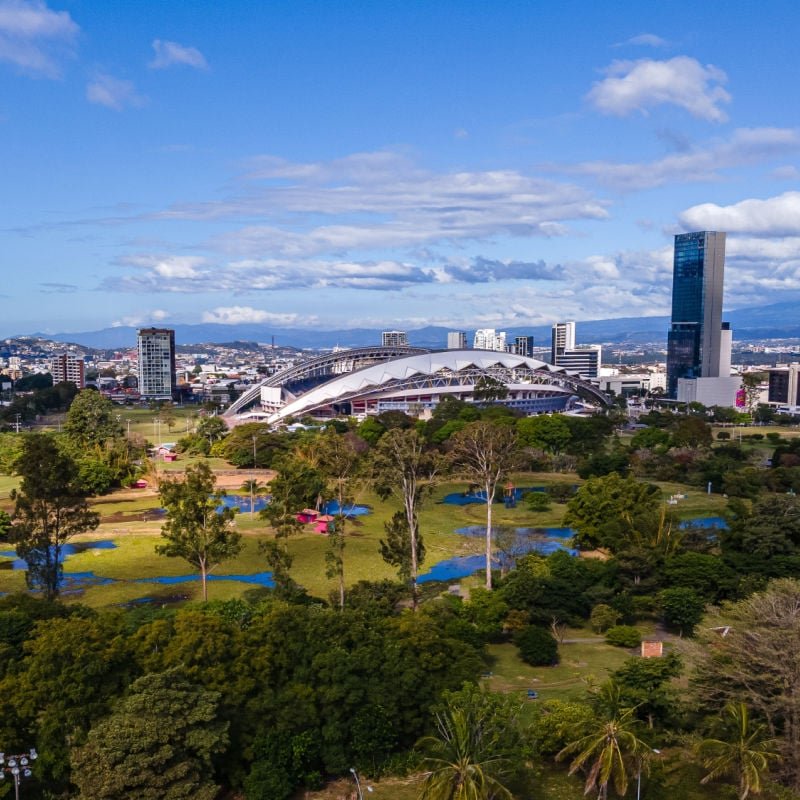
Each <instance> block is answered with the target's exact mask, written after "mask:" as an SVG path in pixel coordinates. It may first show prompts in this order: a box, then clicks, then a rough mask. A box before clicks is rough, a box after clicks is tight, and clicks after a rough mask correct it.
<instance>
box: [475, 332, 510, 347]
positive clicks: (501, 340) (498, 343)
mask: <svg viewBox="0 0 800 800" xmlns="http://www.w3.org/2000/svg"><path fill="white" fill-rule="evenodd" d="M472 346H473V347H474V348H475V349H476V350H499V351H500V352H505V349H506V332H505V331H496V330H495V329H494V328H481V329H480V330H477V331H475V338H474V339H473V342H472Z"/></svg>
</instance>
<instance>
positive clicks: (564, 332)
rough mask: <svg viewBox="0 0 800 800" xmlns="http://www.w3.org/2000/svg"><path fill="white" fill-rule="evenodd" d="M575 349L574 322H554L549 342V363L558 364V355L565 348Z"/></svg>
mask: <svg viewBox="0 0 800 800" xmlns="http://www.w3.org/2000/svg"><path fill="white" fill-rule="evenodd" d="M574 349H575V323H574V322H556V324H555V325H553V332H552V341H551V344H550V363H551V364H558V356H559V355H561V354H562V353H563V352H564V351H565V350H574Z"/></svg>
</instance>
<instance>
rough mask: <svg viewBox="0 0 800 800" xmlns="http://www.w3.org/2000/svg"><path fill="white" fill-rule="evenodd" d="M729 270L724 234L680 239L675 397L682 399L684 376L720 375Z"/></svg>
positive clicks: (672, 374)
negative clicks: (680, 385)
mask: <svg viewBox="0 0 800 800" xmlns="http://www.w3.org/2000/svg"><path fill="white" fill-rule="evenodd" d="M724 272H725V234H724V233H720V232H717V231H698V232H695V233H681V234H678V235H677V236H676V237H675V255H674V263H673V274H672V324H671V325H670V330H669V335H668V337H667V391H668V392H669V394H670V396H671V397H675V396H676V392H677V388H678V379H679V378H717V377H719V376H720V362H721V360H722V358H723V356H722V353H721V338H722V333H721V331H722V289H723V280H724ZM724 377H728V376H727V375H725V376H724Z"/></svg>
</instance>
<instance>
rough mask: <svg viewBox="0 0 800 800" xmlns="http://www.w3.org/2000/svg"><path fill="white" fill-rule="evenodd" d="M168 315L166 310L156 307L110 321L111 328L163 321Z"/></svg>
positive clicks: (131, 326)
mask: <svg viewBox="0 0 800 800" xmlns="http://www.w3.org/2000/svg"><path fill="white" fill-rule="evenodd" d="M169 317H170V313H169V312H168V311H164V310H163V309H160V308H156V309H153V310H152V311H146V312H142V313H139V314H128V315H127V316H124V317H121V318H120V319H117V320H114V321H113V322H112V323H111V327H112V328H138V327H139V326H141V325H150V324H151V323H154V322H163V321H164V320H165V319H168V318H169Z"/></svg>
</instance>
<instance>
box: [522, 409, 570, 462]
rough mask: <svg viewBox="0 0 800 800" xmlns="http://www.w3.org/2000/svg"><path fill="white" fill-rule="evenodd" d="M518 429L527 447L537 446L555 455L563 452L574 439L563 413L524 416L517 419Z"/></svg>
mask: <svg viewBox="0 0 800 800" xmlns="http://www.w3.org/2000/svg"><path fill="white" fill-rule="evenodd" d="M517 431H518V433H519V438H520V441H521V442H522V443H523V444H524V445H526V446H527V447H536V448H539V449H541V450H546V451H547V452H548V453H553V454H554V455H557V454H558V453H560V452H562V451H563V450H564V449H565V448H566V446H567V445H568V444H569V442H570V440H571V439H572V432H571V431H570V429H569V425H567V423H566V421H565V420H564V418H563V417H562V416H561V414H552V415H546V414H543V415H540V416H538V417H523V418H522V419H520V420H517Z"/></svg>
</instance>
